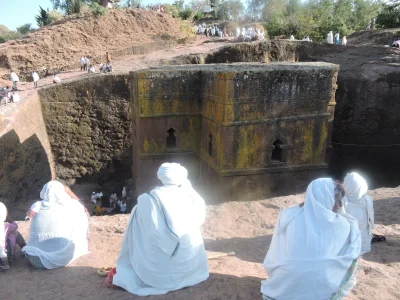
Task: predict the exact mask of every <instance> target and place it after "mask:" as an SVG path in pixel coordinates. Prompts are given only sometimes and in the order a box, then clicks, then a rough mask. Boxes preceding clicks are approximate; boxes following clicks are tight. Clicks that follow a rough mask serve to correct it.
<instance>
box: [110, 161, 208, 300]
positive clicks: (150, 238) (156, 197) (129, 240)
mask: <svg viewBox="0 0 400 300" xmlns="http://www.w3.org/2000/svg"><path fill="white" fill-rule="evenodd" d="M157 177H158V179H159V180H160V181H161V183H162V186H160V187H156V188H154V189H153V190H151V191H150V192H149V193H148V194H147V193H145V194H142V195H140V196H139V198H138V203H137V205H136V206H135V207H134V208H133V210H132V212H131V215H130V219H129V223H128V227H127V229H126V232H125V235H124V239H123V242H122V247H121V251H120V253H119V257H118V261H117V266H116V270H114V271H116V274H115V275H114V276H113V277H112V278H109V277H110V275H109V277H107V279H106V282H105V284H106V285H108V284H107V280H108V282H112V284H113V285H115V286H119V287H122V288H124V289H125V290H127V291H128V292H130V293H132V294H135V295H139V296H148V295H162V294H166V293H168V292H170V291H175V290H178V289H181V288H184V287H189V286H192V285H195V284H198V283H200V282H202V281H204V280H206V279H207V278H208V262H207V254H206V251H205V249H204V244H203V238H202V236H201V232H200V227H201V225H202V224H203V222H204V218H205V204H204V201H203V199H202V198H201V197H200V196H199V194H197V192H196V191H195V190H194V189H193V188H192V186H191V184H190V181H189V180H188V179H187V170H186V169H185V168H184V167H182V166H180V165H179V164H176V163H166V164H163V165H161V167H160V168H159V170H158V173H157ZM110 273H113V271H111V272H110Z"/></svg>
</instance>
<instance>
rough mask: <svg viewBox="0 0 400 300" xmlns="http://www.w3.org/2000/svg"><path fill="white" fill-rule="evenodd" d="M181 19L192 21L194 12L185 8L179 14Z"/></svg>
mask: <svg viewBox="0 0 400 300" xmlns="http://www.w3.org/2000/svg"><path fill="white" fill-rule="evenodd" d="M179 17H180V18H181V19H182V20H190V19H192V17H193V10H192V9H191V8H185V9H183V10H181V11H180V12H179Z"/></svg>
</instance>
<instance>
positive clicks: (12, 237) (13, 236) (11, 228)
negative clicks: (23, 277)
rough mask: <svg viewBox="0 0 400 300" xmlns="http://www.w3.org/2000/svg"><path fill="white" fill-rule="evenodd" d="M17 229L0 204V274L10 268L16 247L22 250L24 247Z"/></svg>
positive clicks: (0, 203)
mask: <svg viewBox="0 0 400 300" xmlns="http://www.w3.org/2000/svg"><path fill="white" fill-rule="evenodd" d="M17 229H18V224H17V223H16V222H14V221H13V220H11V218H10V217H9V216H8V211H7V207H6V206H5V205H4V203H2V202H0V272H1V271H4V270H7V269H9V268H10V265H11V263H12V261H13V258H14V255H15V250H16V246H17V245H18V246H20V247H21V248H23V247H25V245H26V243H25V240H24V238H23V237H22V235H21V234H20V233H19V232H18V231H17Z"/></svg>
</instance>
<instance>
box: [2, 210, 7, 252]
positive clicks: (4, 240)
mask: <svg viewBox="0 0 400 300" xmlns="http://www.w3.org/2000/svg"><path fill="white" fill-rule="evenodd" d="M6 217H7V208H6V206H5V205H4V203H3V202H0V258H5V257H7V253H6V233H5V228H4V222H5V220H6Z"/></svg>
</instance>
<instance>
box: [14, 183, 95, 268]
mask: <svg viewBox="0 0 400 300" xmlns="http://www.w3.org/2000/svg"><path fill="white" fill-rule="evenodd" d="M71 195H74V194H73V193H72V192H71V191H70V190H69V188H67V187H64V185H63V184H62V183H61V182H58V181H50V182H48V183H47V184H46V185H45V186H44V187H43V189H42V191H41V192H40V198H41V199H43V200H42V202H41V206H40V209H39V211H38V212H37V214H36V215H35V217H34V218H33V219H32V222H31V224H30V234H29V240H28V243H27V245H26V246H25V247H24V248H23V249H22V251H23V252H24V253H25V256H26V257H27V259H28V261H29V262H30V263H31V264H32V265H33V266H34V267H36V268H42V269H55V268H58V267H63V266H66V265H68V264H69V263H71V262H72V261H74V260H75V259H77V258H78V257H80V256H82V255H84V254H87V253H89V252H88V240H87V231H88V226H89V220H88V216H87V214H86V211H85V208H84V206H83V205H82V204H81V203H79V201H78V199H77V197H76V196H75V197H74V198H72V197H71Z"/></svg>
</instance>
